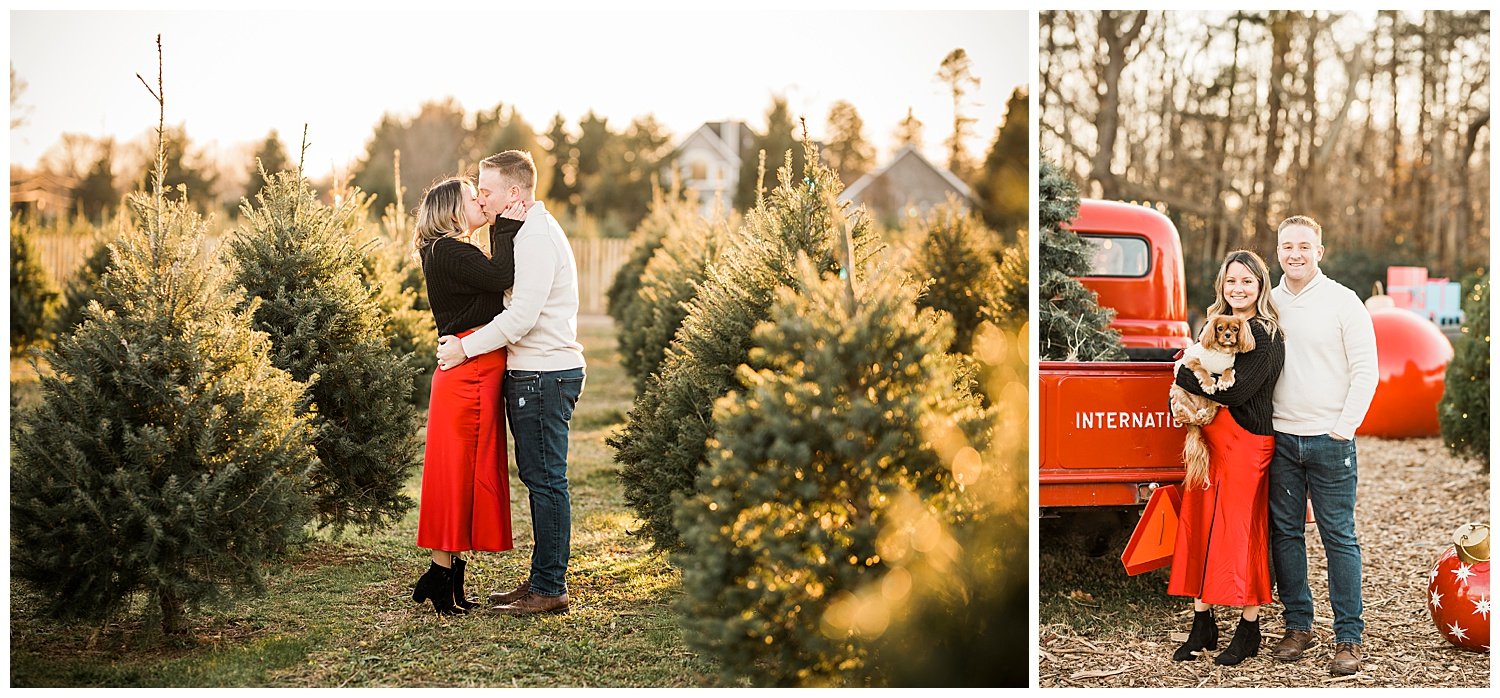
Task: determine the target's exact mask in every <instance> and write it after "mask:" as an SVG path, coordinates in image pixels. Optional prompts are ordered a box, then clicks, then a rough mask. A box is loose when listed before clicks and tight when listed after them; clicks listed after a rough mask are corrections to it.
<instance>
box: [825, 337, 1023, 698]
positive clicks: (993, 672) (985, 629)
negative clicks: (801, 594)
mask: <svg viewBox="0 0 1500 698" xmlns="http://www.w3.org/2000/svg"><path fill="white" fill-rule="evenodd" d="M1018 330H1019V331H1017V332H1012V331H1010V330H1008V329H1002V328H1000V327H996V326H994V325H989V324H986V325H984V326H981V327H980V328H979V331H978V337H977V338H976V339H975V342H974V345H975V359H976V360H978V362H979V363H980V365H981V373H982V374H983V375H985V376H987V377H988V378H989V380H988V381H987V382H985V384H984V386H985V393H986V394H987V395H988V398H989V402H990V404H992V405H993V414H994V415H995V420H994V430H993V435H992V438H991V440H990V448H989V449H988V450H984V449H983V447H979V448H960V449H959V450H958V451H957V452H956V453H954V454H953V455H952V456H951V458H950V460H949V469H951V470H952V471H953V472H954V473H955V474H957V473H963V474H964V476H965V477H964V480H965V483H966V487H965V488H964V489H963V491H962V493H961V494H962V496H964V497H966V498H968V501H969V504H967V505H966V506H968V507H970V508H972V509H973V511H974V514H973V515H972V516H970V517H967V518H965V519H963V520H960V521H957V522H955V523H953V524H948V523H946V522H944V521H941V520H939V519H938V518H937V517H936V516H935V515H933V514H932V513H930V512H927V511H925V510H923V509H920V508H917V507H915V506H913V504H914V503H911V502H909V503H908V504H907V507H908V513H907V514H906V515H904V516H892V517H890V518H889V519H888V523H887V524H886V527H885V529H884V530H883V531H882V532H881V537H880V539H879V540H881V541H883V543H884V545H883V547H881V548H880V554H881V556H882V558H883V559H884V560H885V561H886V563H887V564H888V565H890V567H891V569H890V571H889V572H887V574H886V578H887V579H888V580H889V581H887V579H882V580H881V582H879V583H872V584H868V585H866V586H864V587H862V588H861V589H860V590H859V591H858V592H856V595H855V597H854V601H852V602H851V603H852V604H853V605H854V607H855V608H858V609H862V610H863V611H864V613H865V614H867V615H869V616H873V617H876V618H878V617H880V616H882V615H885V616H888V617H889V618H890V624H889V627H887V628H886V629H885V630H884V632H873V630H874V628H868V627H867V628H866V633H867V634H870V635H874V637H873V638H872V644H873V647H872V653H871V660H870V664H871V665H872V666H878V667H882V669H883V673H884V677H885V680H886V682H887V683H889V684H890V685H894V686H971V687H980V686H987V687H1001V686H1014V687H1021V686H1025V685H1026V682H1027V669H1026V667H1027V663H1026V662H1025V661H1024V659H1023V658H1024V657H1025V656H1026V655H1027V652H1028V651H1029V647H1028V632H1027V628H1028V627H1030V626H1029V622H1028V615H1029V611H1028V609H1029V607H1030V604H1029V602H1028V598H1027V584H1028V576H1029V575H1028V567H1029V566H1028V563H1027V555H1028V552H1027V549H1028V545H1027V543H1028V538H1027V532H1028V523H1029V521H1030V517H1029V516H1028V502H1029V498H1028V496H1027V483H1028V481H1029V476H1030V470H1029V469H1028V467H1027V457H1026V454H1027V389H1026V380H1027V379H1026V375H1027V371H1026V353H1027V346H1028V344H1027V339H1026V329H1025V327H1024V326H1023V325H1022V326H1018ZM860 627H861V626H860V625H858V624H856V625H855V628H856V629H860Z"/></svg>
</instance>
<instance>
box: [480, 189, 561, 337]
mask: <svg viewBox="0 0 1500 698" xmlns="http://www.w3.org/2000/svg"><path fill="white" fill-rule="evenodd" d="M546 233H547V210H546V209H545V208H543V207H542V203H541V202H540V201H538V202H535V203H533V204H532V205H531V208H530V210H528V211H527V213H526V222H525V223H524V224H523V225H522V226H521V229H520V230H519V231H517V232H516V282H515V286H513V287H512V288H511V295H510V299H509V302H508V303H506V306H505V310H504V311H503V312H501V313H500V314H499V315H496V316H495V319H494V320H491V321H490V323H489V324H487V325H485V326H484V327H481V328H479V329H477V330H474V331H473V332H472V333H470V334H469V336H467V337H464V338H463V339H461V340H459V341H460V342H462V344H463V348H464V356H468V357H474V356H479V355H480V354H488V353H489V352H492V351H494V350H496V349H499V348H501V347H503V346H505V345H507V344H514V343H516V342H517V341H518V340H520V339H521V338H522V337H524V336H526V333H527V332H530V331H531V328H532V327H533V326H535V325H536V321H537V317H538V316H539V315H540V314H541V312H542V305H543V304H544V303H546V302H547V296H548V294H549V293H551V290H552V277H553V274H554V273H555V272H556V267H557V260H556V257H555V255H554V254H553V250H552V247H551V246H550V245H549V244H548V241H547V235H546Z"/></svg>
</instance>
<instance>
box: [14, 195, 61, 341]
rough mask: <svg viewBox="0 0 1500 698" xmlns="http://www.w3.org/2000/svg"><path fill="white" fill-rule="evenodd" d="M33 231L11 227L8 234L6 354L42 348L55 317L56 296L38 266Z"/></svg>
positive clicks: (55, 291) (54, 288)
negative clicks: (36, 347)
mask: <svg viewBox="0 0 1500 698" xmlns="http://www.w3.org/2000/svg"><path fill="white" fill-rule="evenodd" d="M35 232H36V229H35V228H34V227H33V226H28V225H24V224H23V225H15V224H14V223H13V224H12V225H11V235H10V353H11V354H12V355H15V354H19V353H21V352H23V351H25V350H26V349H28V348H30V347H35V346H42V345H44V344H45V343H46V342H47V340H48V338H49V336H50V334H49V331H50V330H51V329H52V327H53V323H54V322H55V320H54V318H55V317H56V315H57V304H58V293H57V287H56V286H55V285H54V284H53V283H52V275H51V274H48V273H47V268H46V267H44V266H42V255H41V252H40V251H38V250H37V248H36V244H35V242H33V237H34V235H35Z"/></svg>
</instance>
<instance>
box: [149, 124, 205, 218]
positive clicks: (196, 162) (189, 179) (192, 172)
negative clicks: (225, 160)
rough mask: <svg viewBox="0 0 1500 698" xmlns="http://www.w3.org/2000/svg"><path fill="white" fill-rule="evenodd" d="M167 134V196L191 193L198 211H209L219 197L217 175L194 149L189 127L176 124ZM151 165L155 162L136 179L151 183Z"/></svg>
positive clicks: (174, 197) (164, 182) (163, 188)
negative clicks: (216, 191) (216, 196)
mask: <svg viewBox="0 0 1500 698" xmlns="http://www.w3.org/2000/svg"><path fill="white" fill-rule="evenodd" d="M164 133H165V138H166V166H165V170H164V171H165V175H163V177H164V178H163V180H162V191H163V192H164V196H166V197H167V198H168V199H172V200H176V199H179V198H186V197H187V196H188V195H189V194H191V195H192V198H191V199H190V200H191V201H192V202H193V206H194V207H195V208H197V210H198V211H200V212H202V211H206V210H208V209H207V208H206V206H207V205H208V204H209V203H211V202H213V201H215V200H216V199H215V193H214V188H215V187H216V186H218V183H219V178H218V175H216V174H215V173H214V172H213V169H212V168H211V167H209V166H208V165H207V164H206V163H204V162H203V159H204V156H203V154H202V153H199V152H196V151H195V150H193V147H192V143H191V141H189V140H188V134H187V128H186V127H184V126H176V127H173V128H169V129H166V130H165V132H164ZM151 167H152V165H148V166H147V169H146V171H145V172H142V173H141V174H140V175H138V176H137V179H136V180H135V181H136V182H138V183H145V185H146V186H151V183H152V178H153V176H154V175H153V170H152V169H151Z"/></svg>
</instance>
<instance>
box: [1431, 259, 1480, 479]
mask: <svg viewBox="0 0 1500 698" xmlns="http://www.w3.org/2000/svg"><path fill="white" fill-rule="evenodd" d="M1464 291H1465V293H1464V301H1463V310H1464V324H1463V336H1462V337H1460V338H1459V340H1458V343H1457V345H1456V346H1455V347H1454V352H1453V361H1451V362H1449V364H1448V372H1447V374H1446V375H1445V376H1444V377H1443V400H1442V402H1440V403H1439V404H1438V422H1439V424H1440V426H1441V427H1442V432H1443V443H1445V444H1447V445H1448V450H1449V451H1452V452H1453V453H1454V454H1457V455H1466V456H1469V457H1471V458H1478V459H1480V460H1482V461H1483V462H1484V469H1485V470H1486V471H1488V470H1489V465H1490V276H1489V274H1481V275H1479V276H1477V277H1472V276H1471V277H1469V278H1467V279H1464Z"/></svg>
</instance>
